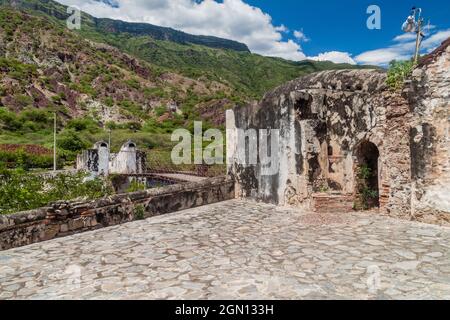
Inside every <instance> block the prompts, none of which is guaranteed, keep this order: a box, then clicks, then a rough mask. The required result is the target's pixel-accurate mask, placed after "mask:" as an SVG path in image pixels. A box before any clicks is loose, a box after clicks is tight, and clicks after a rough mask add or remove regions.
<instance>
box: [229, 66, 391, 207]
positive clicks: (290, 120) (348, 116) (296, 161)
mask: <svg viewBox="0 0 450 320" xmlns="http://www.w3.org/2000/svg"><path fill="white" fill-rule="evenodd" d="M385 77H386V76H385V73H383V72H381V71H376V70H362V71H357V70H344V71H326V72H320V73H317V74H314V75H310V76H307V77H303V78H301V79H298V80H295V81H292V82H290V83H288V84H287V85H285V86H282V87H280V88H278V89H276V90H275V91H273V92H271V93H268V94H267V95H266V96H265V97H264V99H263V100H262V102H261V103H260V105H258V106H252V107H240V108H237V109H236V110H235V111H234V114H233V117H234V124H235V126H234V127H235V128H241V129H252V128H253V129H267V128H277V129H279V130H280V141H279V148H278V150H277V152H274V154H275V155H276V156H277V157H278V158H277V159H276V160H275V161H278V162H279V164H280V170H279V172H278V173H277V174H275V175H271V176H263V175H261V165H260V164H259V163H258V164H257V165H253V166H243V165H241V164H239V163H237V162H236V161H234V163H235V164H234V165H232V166H231V167H230V172H231V174H232V175H233V176H234V177H235V179H236V181H237V182H238V186H237V191H238V193H239V194H240V195H241V196H244V197H245V196H252V197H254V198H256V199H259V200H263V201H267V202H272V203H275V204H280V205H296V206H305V207H309V205H310V203H309V201H310V199H311V196H312V194H313V193H315V192H319V191H320V190H321V189H322V188H326V189H327V190H332V191H336V192H339V193H341V194H346V195H348V194H353V193H354V189H355V174H354V158H355V154H354V150H355V149H356V147H357V146H358V144H359V143H361V142H362V141H370V142H372V143H374V144H375V145H376V146H377V147H378V148H379V151H380V154H381V155H380V159H386V157H385V148H386V146H385V144H384V132H385V126H386V122H387V115H386V112H387V111H386V107H385V106H386V99H388V98H389V97H387V96H384V95H382V94H380V93H381V92H384V91H385V89H386V88H385ZM228 128H229V129H231V130H229V131H228V133H229V135H230V134H231V133H232V129H233V125H232V124H229V125H228ZM259 142H260V141H258V143H259ZM393 142H394V141H393ZM231 153H232V154H233V151H231ZM236 153H237V151H235V152H234V154H236ZM232 162H233V161H232ZM381 164H382V165H383V168H380V170H383V169H384V167H385V166H386V161H384V162H381ZM384 192H385V193H388V192H389V190H385V191H384Z"/></svg>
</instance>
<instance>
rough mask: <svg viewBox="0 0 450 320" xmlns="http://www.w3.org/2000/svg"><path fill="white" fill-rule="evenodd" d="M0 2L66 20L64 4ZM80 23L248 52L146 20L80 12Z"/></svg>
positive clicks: (27, 0) (221, 40) (239, 46)
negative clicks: (138, 20) (97, 15)
mask: <svg viewBox="0 0 450 320" xmlns="http://www.w3.org/2000/svg"><path fill="white" fill-rule="evenodd" d="M0 4H9V5H11V6H14V7H21V8H27V9H31V10H36V11H41V12H44V13H46V14H49V15H51V16H53V17H55V18H57V19H59V20H65V19H67V18H68V17H69V16H70V14H67V6H65V5H63V4H60V3H58V2H56V1H52V0H0ZM82 23H88V24H92V25H95V26H96V27H97V28H98V30H99V31H104V32H113V33H128V34H131V35H133V36H143V35H145V36H151V37H153V38H154V39H156V40H166V41H172V42H176V43H179V44H188V43H192V44H198V45H203V46H206V47H210V48H218V49H230V50H235V51H242V52H250V50H249V49H248V47H247V45H245V44H243V43H240V42H237V41H233V40H229V39H224V38H219V37H214V36H205V35H192V34H189V33H186V32H183V31H180V30H176V29H173V28H168V27H161V26H156V25H153V24H149V23H139V22H127V21H122V20H116V19H109V18H96V17H94V16H92V15H90V14H87V13H85V12H83V14H82Z"/></svg>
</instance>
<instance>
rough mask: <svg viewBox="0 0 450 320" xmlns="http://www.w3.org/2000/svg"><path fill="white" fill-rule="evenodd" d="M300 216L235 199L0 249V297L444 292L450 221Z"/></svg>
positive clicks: (445, 295)
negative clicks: (315, 219)
mask: <svg viewBox="0 0 450 320" xmlns="http://www.w3.org/2000/svg"><path fill="white" fill-rule="evenodd" d="M305 215H310V213H307V212H302V211H300V210H296V209H289V208H277V207H274V206H271V205H267V204H262V203H256V202H249V201H242V200H233V201H227V202H222V203H219V204H215V205H210V206H205V207H200V208H195V209H190V210H185V211H181V212H178V213H173V214H168V215H163V216H157V217H153V218H150V219H147V220H142V221H135V222H131V223H128V224H124V225H120V226H115V227H112V228H105V229H100V230H96V231H92V232H86V233H82V234H77V235H73V236H69V237H65V238H58V239H53V240H50V241H48V242H41V243H37V244H33V245H30V246H27V247H22V248H16V249H12V250H8V251H3V252H0V299H333V298H334V299H450V259H449V256H450V247H449V245H448V244H449V243H450V228H446V227H438V226H431V225H426V224H421V223H416V222H409V221H404V220H394V219H392V218H387V217H384V216H378V215H376V214H373V213H371V214H370V215H369V214H364V213H342V212H338V213H335V215H336V217H338V218H339V217H340V218H339V219H337V218H334V217H330V218H329V219H325V221H331V222H333V223H332V224H331V222H330V223H322V224H317V223H316V224H312V223H309V224H308V223H307V221H308V219H304V218H302V217H304V216H305ZM330 215H333V214H332V213H331V214H330ZM342 215H346V217H345V219H342ZM336 221H343V222H342V223H340V222H336ZM377 279H378V280H379V283H380V286H379V287H375V288H374V287H369V284H373V283H375V284H376V283H377V281H376V280H377Z"/></svg>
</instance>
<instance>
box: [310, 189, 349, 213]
mask: <svg viewBox="0 0 450 320" xmlns="http://www.w3.org/2000/svg"><path fill="white" fill-rule="evenodd" d="M353 204H354V198H353V195H351V194H350V195H349V194H329V193H315V194H313V196H312V210H313V211H314V212H317V213H327V212H349V211H352V210H353Z"/></svg>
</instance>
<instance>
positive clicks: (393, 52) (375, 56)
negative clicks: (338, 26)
mask: <svg viewBox="0 0 450 320" xmlns="http://www.w3.org/2000/svg"><path fill="white" fill-rule="evenodd" d="M430 29H434V28H430ZM449 37H450V29H446V30H440V31H437V32H435V33H431V34H430V35H429V36H428V37H426V38H425V39H424V40H423V42H422V45H421V49H422V53H424V52H425V53H429V52H431V51H433V50H434V49H435V48H436V47H438V46H439V45H440V44H441V43H442V42H443V41H445V40H446V39H447V38H449ZM415 39H416V35H415V34H414V33H407V34H402V35H399V36H397V37H395V38H394V39H393V41H394V42H396V43H395V44H393V45H391V46H388V47H386V48H381V49H376V50H371V51H366V52H363V53H361V54H360V55H358V56H356V57H355V61H356V62H358V63H361V64H373V65H379V66H386V65H387V64H389V62H391V61H392V60H408V59H411V57H412V56H413V55H414V51H415V47H416V44H415Z"/></svg>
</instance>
